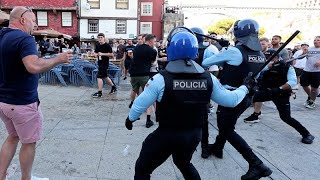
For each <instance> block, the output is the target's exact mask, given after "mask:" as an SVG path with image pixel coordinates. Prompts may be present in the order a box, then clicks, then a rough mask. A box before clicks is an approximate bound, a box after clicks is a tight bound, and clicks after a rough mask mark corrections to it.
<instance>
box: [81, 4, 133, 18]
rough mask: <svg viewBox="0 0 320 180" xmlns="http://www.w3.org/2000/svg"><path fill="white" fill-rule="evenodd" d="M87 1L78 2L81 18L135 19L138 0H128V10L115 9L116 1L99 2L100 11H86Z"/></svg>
mask: <svg viewBox="0 0 320 180" xmlns="http://www.w3.org/2000/svg"><path fill="white" fill-rule="evenodd" d="M86 4H87V0H80V16H81V17H130V18H137V16H138V15H137V14H138V13H137V12H138V0H129V9H116V0H100V9H87V8H86Z"/></svg>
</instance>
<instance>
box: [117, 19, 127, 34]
mask: <svg viewBox="0 0 320 180" xmlns="http://www.w3.org/2000/svg"><path fill="white" fill-rule="evenodd" d="M126 33H127V21H126V20H116V34H126Z"/></svg>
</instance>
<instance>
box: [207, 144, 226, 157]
mask: <svg viewBox="0 0 320 180" xmlns="http://www.w3.org/2000/svg"><path fill="white" fill-rule="evenodd" d="M210 152H211V153H212V154H213V155H214V156H215V157H217V158H219V159H222V158H223V149H221V148H219V147H218V146H217V145H216V144H212V145H210Z"/></svg>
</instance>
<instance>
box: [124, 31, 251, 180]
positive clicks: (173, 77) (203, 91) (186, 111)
mask: <svg viewBox="0 0 320 180" xmlns="http://www.w3.org/2000/svg"><path fill="white" fill-rule="evenodd" d="M168 37H169V38H168V41H169V42H168V43H169V45H168V49H167V52H168V61H169V63H168V65H167V66H166V69H165V70H164V71H161V72H160V73H159V74H157V75H155V76H154V77H153V78H151V79H150V80H149V82H148V83H147V84H146V87H145V89H144V91H143V92H142V94H141V95H139V97H138V98H137V99H136V100H135V101H134V104H133V106H132V108H131V109H130V113H129V116H128V118H127V119H126V122H125V125H126V128H127V129H129V130H131V129H132V126H133V122H134V121H135V120H137V119H138V118H139V116H140V115H141V114H142V113H143V112H144V111H145V110H146V109H147V108H148V107H149V106H150V105H151V104H153V103H154V102H155V101H157V114H156V115H157V120H159V127H158V128H157V129H156V130H155V131H154V132H152V133H151V134H150V135H149V136H148V137H147V138H146V139H145V141H144V142H143V144H142V149H141V152H140V155H139V158H138V159H137V162H136V166H135V177H134V179H136V180H140V179H141V180H142V179H143V180H145V179H150V175H151V173H152V172H153V170H154V169H156V168H157V167H158V166H160V165H161V164H162V163H163V162H164V161H166V160H167V158H168V157H169V156H170V155H172V158H173V162H174V163H175V165H176V166H177V167H178V168H179V170H180V171H181V173H182V174H183V176H184V178H185V179H187V180H198V179H200V175H199V173H198V171H197V170H196V169H195V167H194V166H193V165H192V164H191V163H190V160H191V159H192V155H193V153H194V151H195V150H196V147H197V146H198V144H199V142H200V139H201V133H202V132H201V131H202V124H203V122H204V121H205V120H207V119H206V116H207V104H208V102H209V101H210V99H211V100H213V101H215V102H216V103H218V104H222V105H224V106H227V107H234V106H236V105H237V104H238V103H240V102H241V101H242V99H243V98H244V97H245V96H246V94H247V93H248V92H249V90H250V89H251V88H252V86H253V84H254V80H253V79H252V78H251V77H247V78H246V79H245V80H244V82H243V84H244V86H243V85H242V86H239V88H237V89H235V90H234V91H228V90H226V89H225V88H223V87H222V85H221V84H220V83H219V81H218V80H217V78H216V77H214V76H213V75H211V74H210V73H209V72H207V71H205V70H204V69H203V68H202V67H201V66H200V65H198V64H197V63H195V61H193V60H194V59H195V58H196V56H197V52H198V42H197V39H196V37H195V36H194V34H193V32H192V31H191V30H189V29H186V28H182V27H180V28H176V29H174V30H173V31H172V32H171V33H170V34H169V36H168Z"/></svg>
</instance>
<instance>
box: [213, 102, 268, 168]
mask: <svg viewBox="0 0 320 180" xmlns="http://www.w3.org/2000/svg"><path fill="white" fill-rule="evenodd" d="M250 103H251V97H249V96H246V97H245V98H244V99H243V100H242V102H241V103H240V104H238V105H237V106H236V107H234V108H229V107H223V106H220V105H219V106H218V109H217V123H218V128H219V134H218V136H217V137H216V142H215V143H214V147H215V148H217V149H221V150H222V149H223V148H224V145H225V143H226V141H228V142H229V143H230V144H231V145H232V146H233V147H234V148H235V149H236V150H237V151H238V152H239V153H240V154H241V155H242V156H243V157H244V159H245V160H246V161H247V162H248V163H249V164H260V163H262V161H261V160H260V159H259V158H258V157H257V156H256V155H255V154H254V153H253V152H252V149H251V148H250V146H249V145H248V144H247V142H246V141H245V140H244V139H243V138H242V137H241V136H240V135H239V134H237V133H236V132H235V131H234V129H235V125H236V123H237V119H238V118H239V116H240V115H241V114H242V113H243V112H244V111H245V110H246V109H247V108H248V107H249V106H250Z"/></svg>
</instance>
